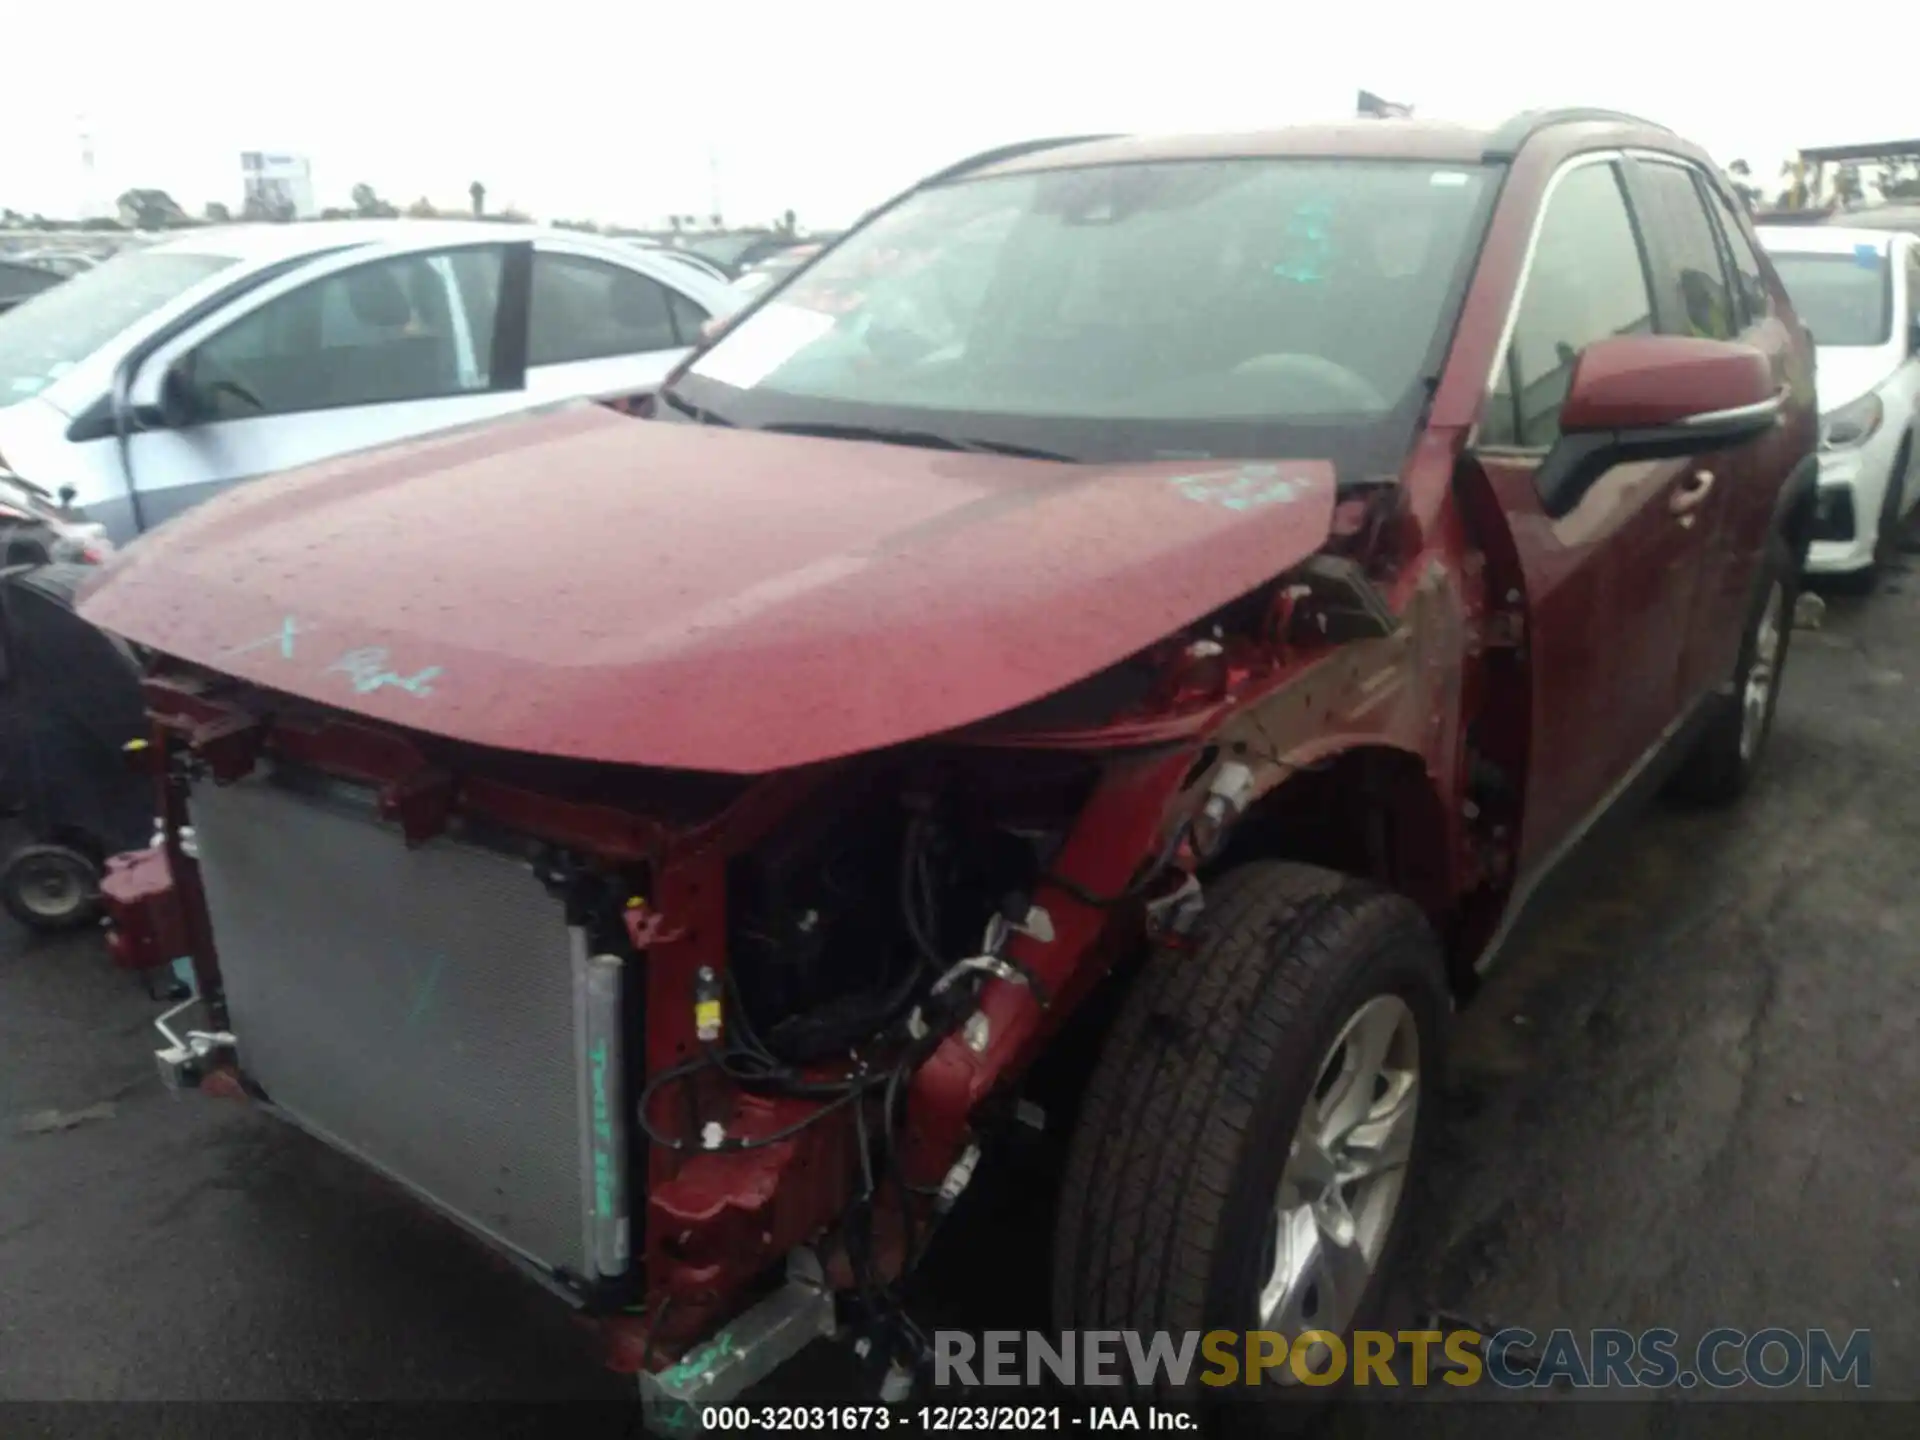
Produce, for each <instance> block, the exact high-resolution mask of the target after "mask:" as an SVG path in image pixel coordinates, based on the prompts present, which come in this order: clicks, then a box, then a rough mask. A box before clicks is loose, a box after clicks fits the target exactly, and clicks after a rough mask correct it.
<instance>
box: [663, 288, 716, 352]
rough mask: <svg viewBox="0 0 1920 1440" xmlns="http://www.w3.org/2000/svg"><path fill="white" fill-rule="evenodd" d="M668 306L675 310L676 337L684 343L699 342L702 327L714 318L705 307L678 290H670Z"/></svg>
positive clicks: (674, 331) (693, 343)
mask: <svg viewBox="0 0 1920 1440" xmlns="http://www.w3.org/2000/svg"><path fill="white" fill-rule="evenodd" d="M667 308H668V309H669V310H671V311H672V312H673V333H674V338H675V339H677V340H678V341H679V342H680V343H681V344H682V345H695V344H698V343H699V340H700V327H701V326H703V325H705V324H706V323H707V321H708V320H709V319H711V318H712V317H711V316H710V315H708V314H707V311H706V309H705V307H703V306H700V305H696V304H694V303H693V301H691V300H689V299H688V298H687V297H686V296H684V295H682V294H681V293H680V292H679V291H678V290H669V291H668V292H667Z"/></svg>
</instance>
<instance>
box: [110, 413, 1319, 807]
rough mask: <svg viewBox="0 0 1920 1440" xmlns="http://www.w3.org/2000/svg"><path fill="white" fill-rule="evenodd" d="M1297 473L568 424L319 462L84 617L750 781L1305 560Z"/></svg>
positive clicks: (421, 711)
mask: <svg viewBox="0 0 1920 1440" xmlns="http://www.w3.org/2000/svg"><path fill="white" fill-rule="evenodd" d="M1333 501H1334V480H1333V472H1332V469H1331V467H1330V466H1328V465H1326V464H1324V463H1320V462H1283V463H1278V464H1240V463H1238V462H1232V461H1227V462H1222V461H1198V462H1195V461H1187V462H1180V463H1154V464H1147V465H1114V466H1068V465H1062V464H1055V463H1051V462H1046V461H1034V460H1017V459H1007V458H1002V457H999V456H991V455H979V454H973V453H954V452H947V451H935V450H925V449H912V448H907V447H904V446H898V445H882V444H865V443H853V442H847V441H838V440H816V439H802V438H799V437H795V436H777V435H766V434H760V433H753V432H742V431H734V430H724V429H718V428H714V427H706V426H692V425H670V424H663V423H656V422H649V421H643V420H632V419H628V418H626V417H623V416H618V415H614V414H612V413H610V412H608V411H606V410H603V409H601V408H599V407H597V406H582V407H578V408H573V409H568V410H563V411H559V412H555V413H550V414H546V415H541V416H534V417H530V418H525V419H521V420H514V421H508V422H505V423H502V424H497V425H491V426H487V427H484V428H481V429H477V430H470V431H465V432H461V433H457V434H453V435H448V436H442V437H439V438H436V439H430V440H425V441H420V442H415V443H412V444H407V445H402V446H396V447H392V448H389V449H384V450H379V451H372V452H367V453H363V454H361V455H357V456H352V457H348V458H346V459H343V460H337V461H332V462H329V463H327V464H324V465H319V466H314V467H311V468H309V469H306V470H303V471H300V472H297V473H295V474H292V475H288V476H286V477H283V478H281V479H278V480H275V481H270V482H267V483H263V484H256V485H247V486H242V487H239V488H237V489H236V490H234V491H231V492H229V493H228V494H227V495H224V496H222V497H220V498H219V499H217V500H214V501H212V502H211V503H209V504H206V505H203V506H201V507H199V508H198V509H196V510H194V511H192V512H190V513H189V514H187V515H185V516H183V517H181V518H180V519H178V520H176V521H174V522H172V523H170V524H169V525H167V526H166V527H165V528H164V529H162V530H161V531H159V532H158V533H156V534H154V535H151V536H149V537H147V538H146V539H144V540H142V541H141V542H140V543H139V544H137V545H134V546H132V547H131V548H130V549H129V550H127V551H126V552H125V553H124V555H123V556H122V557H121V558H120V559H119V560H118V561H116V562H115V563H114V564H113V565H112V566H111V568H109V569H108V570H107V572H106V573H105V574H104V575H103V576H102V577H101V578H100V580H99V581H98V582H96V584H95V585H94V588H93V589H92V591H91V592H90V593H89V594H88V596H87V597H86V599H85V601H84V604H83V607H82V609H83V613H84V614H85V615H86V616H87V617H88V618H89V619H90V620H92V621H94V622H95V623H96V624H98V625H100V626H102V627H104V628H105V629H108V630H111V631H114V632H116V633H118V634H120V635H123V636H125V637H127V638H129V639H132V640H135V641H138V642H140V643H141V644H143V645H147V646H151V647H152V648H153V649H155V650H158V651H161V652H162V653H165V654H169V655H173V656H176V657H178V658H180V659H184V660H188V661H192V662H194V663H196V664H200V665H204V666H207V667H209V668H211V669H214V670H218V671H221V672H224V673H227V674H232V675H237V676H240V677H241V678H243V679H246V680H249V681H253V682H255V683H257V684H260V685H264V686H268V687H271V688H273V689H276V690H280V691H284V692H287V693H290V694H294V695H299V696H303V697H305V698H308V699H311V700H315V701H319V702H321V703H324V704H328V705H333V706H337V707H340V708H343V709H347V710H352V711H357V712H359V713H362V714H365V715H370V716H374V717H377V718H380V719H383V720H388V721H392V722H394V723H397V724H402V725H407V726H411V727H413V728H415V729H419V730H424V731H429V732H432V733H435V734H439V735H444V736H448V737H450V738H453V739H458V740H464V741H470V742H472V743H475V744H480V745H491V746H499V747H502V748H505V749H510V750H521V751H532V752H537V753H541V754H549V755H562V756H572V757H576V758H580V759H587V760H600V761H607V762H612V763H618V764H632V765H656V766H666V767H674V768H685V769H695V770H715V771H730V772H736V773H755V772H761V771H767V770H774V769H780V768H784V767H787V766H792V765H800V764H805V763H808V762H811V761H816V760H824V759H830V758H833V757H835V756H840V755H847V754H852V753H855V752H858V751H863V750H871V749H875V748H878V747H881V746H885V745H891V744H895V743H899V742H901V741H906V740H912V739H916V738H919V737H921V736H925V735H929V734H934V733H936V732H939V731H944V730H950V729H953V728H955V727H957V726H961V725H966V724H969V723H971V722H974V721H978V720H982V719H985V718H987V717H989V716H992V715H996V714H999V713H1001V712H1003V711H1006V710H1009V709H1012V708H1014V707H1015V706H1018V705H1022V704H1025V703H1027V702H1029V701H1032V700H1037V699H1040V698H1041V697H1043V696H1046V695H1049V694H1051V693H1053V692H1054V691H1057V690H1059V689H1061V688H1063V687H1065V686H1067V685H1070V684H1072V683H1073V682H1074V681H1076V680H1080V679H1082V678H1084V677H1086V676H1088V675H1091V674H1093V673H1094V672H1096V671H1098V670H1100V669H1102V668H1104V667H1106V666H1108V665H1110V664H1113V663H1115V662H1117V661H1119V660H1122V659H1124V658H1125V657H1127V656H1128V655H1130V654H1132V653H1134V652H1135V651H1137V650H1139V649H1141V648H1142V647H1144V646H1146V645H1149V644H1151V643H1152V642H1154V641H1155V640H1158V639H1160V638H1161V637H1163V636H1165V635H1166V634H1168V633H1169V632H1171V631H1174V630H1176V629H1178V628H1179V627H1180V626H1182V625H1185V624H1187V623H1190V622H1191V621H1193V620H1196V619H1198V618H1199V617H1201V616H1202V615H1205V614H1206V613H1207V612H1209V611H1210V610H1212V609H1214V608H1216V607H1218V606H1219V605H1221V604H1223V603H1225V602H1226V601H1228V600H1230V599H1233V598H1234V597H1235V596H1238V595H1241V594H1244V593H1245V592H1246V591H1248V590H1250V589H1252V588H1253V587H1255V586H1256V585H1258V584H1260V583H1262V582H1263V581H1265V580H1267V579H1270V578H1271V577H1273V576H1274V575H1277V574H1278V573H1280V572H1281V571H1283V570H1285V569H1287V568H1288V567H1290V566H1292V565H1293V564H1295V563H1296V562H1298V561H1299V560H1301V559H1303V558H1305V557H1306V556H1308V555H1310V554H1312V553H1313V552H1314V551H1315V550H1316V549H1318V548H1319V547H1320V546H1321V545H1322V544H1323V543H1324V542H1325V540H1326V536H1327V530H1328V526H1329V525H1330V523H1331V521H1332V515H1333Z"/></svg>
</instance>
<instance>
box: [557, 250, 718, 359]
mask: <svg viewBox="0 0 1920 1440" xmlns="http://www.w3.org/2000/svg"><path fill="white" fill-rule="evenodd" d="M677 298H678V297H676V295H675V294H674V292H673V291H672V290H670V289H668V288H667V287H666V286H665V285H662V284H661V283H660V282H659V281H658V280H654V279H651V278H650V277H648V276H645V275H642V274H640V273H639V272H638V271H634V270H629V269H627V268H626V267H625V266H622V265H611V264H608V263H606V262H605V261H601V260H590V259H588V258H587V257H585V256H583V255H556V254H547V253H540V252H536V253H535V254H534V257H533V308H532V313H531V315H530V316H529V317H528V321H527V363H528V364H530V365H561V364H566V363H567V362H569V361H575V360H604V359H607V358H609V357H610V356H615V355H643V354H646V353H647V352H649V351H653V350H672V349H674V348H676V347H677V346H679V345H682V344H688V343H691V341H690V339H689V340H682V339H681V338H680V331H681V328H682V327H683V326H684V327H686V328H687V329H688V330H689V331H690V332H691V333H692V334H698V332H699V320H696V319H694V318H693V317H692V315H691V314H685V313H684V312H685V311H687V310H688V309H689V308H690V309H692V310H694V311H697V309H698V307H687V306H686V305H685V304H684V302H683V303H682V304H681V305H680V306H676V305H675V303H674V302H675V300H676V299H677ZM676 310H680V311H681V312H682V315H680V316H677V315H676ZM705 318H706V317H705V316H700V319H705Z"/></svg>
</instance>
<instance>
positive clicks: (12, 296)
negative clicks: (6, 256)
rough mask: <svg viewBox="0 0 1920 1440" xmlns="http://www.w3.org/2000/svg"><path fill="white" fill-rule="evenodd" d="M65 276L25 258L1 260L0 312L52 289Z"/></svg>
mask: <svg viewBox="0 0 1920 1440" xmlns="http://www.w3.org/2000/svg"><path fill="white" fill-rule="evenodd" d="M65 278H66V277H65V276H64V275H62V274H61V273H60V272H59V271H57V270H51V269H48V268H46V267H45V266H41V265H33V264H29V263H28V262H26V261H24V260H0V312H4V311H7V310H11V309H13V308H14V306H16V305H18V304H20V303H21V302H22V301H24V300H30V299H32V298H33V297H34V296H35V295H38V294H39V293H40V292H41V291H42V290H51V289H52V288H53V287H54V286H56V285H58V284H59V283H60V282H61V281H62V280H64V279H65Z"/></svg>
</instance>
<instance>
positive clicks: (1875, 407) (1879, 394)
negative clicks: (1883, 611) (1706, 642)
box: [1759, 225, 1920, 584]
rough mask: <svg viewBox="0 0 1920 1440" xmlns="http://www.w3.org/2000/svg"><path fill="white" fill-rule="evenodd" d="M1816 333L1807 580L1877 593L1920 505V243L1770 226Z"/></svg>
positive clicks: (1791, 290) (1780, 260) (1775, 249)
mask: <svg viewBox="0 0 1920 1440" xmlns="http://www.w3.org/2000/svg"><path fill="white" fill-rule="evenodd" d="M1759 235H1760V240H1761V243H1762V244H1764V245H1765V246H1766V247H1767V252H1768V254H1769V255H1771V256H1772V258H1773V264H1774V268H1775V269H1777V270H1778V271H1779V272H1780V278H1781V279H1782V280H1783V281H1784V282H1785V283H1786V287H1787V293H1788V295H1790V296H1791V297H1792V299H1793V308H1794V309H1795V310H1796V311H1797V312H1798V313H1799V316H1800V319H1801V321H1802V323H1804V324H1805V325H1806V327H1807V329H1809V330H1810V331H1812V332H1813V341H1814V353H1815V362H1814V364H1815V370H1814V377H1815V386H1816V389H1817V390H1818V393H1819V396H1820V491H1819V500H1818V508H1817V510H1816V514H1815V521H1814V532H1813V546H1812V548H1811V549H1810V550H1809V552H1808V554H1807V569H1808V571H1809V572H1811V573H1815V574H1832V575H1849V576H1853V577H1856V578H1858V579H1860V580H1862V581H1864V582H1866V583H1868V584H1871V583H1872V581H1873V579H1874V578H1875V577H1876V576H1877V575H1878V573H1879V570H1880V562H1881V561H1882V560H1883V559H1884V558H1885V557H1886V556H1887V555H1888V554H1889V553H1891V551H1892V548H1893V546H1894V543H1895V541H1896V539H1897V537H1898V532H1899V528H1900V524H1901V522H1902V521H1903V520H1904V519H1905V518H1906V516H1907V515H1908V513H1909V512H1910V511H1911V510H1912V509H1913V506H1914V502H1915V501H1916V500H1920V483H1916V477H1915V474H1914V464H1915V457H1916V453H1920V443H1916V439H1915V431H1916V429H1917V428H1920V236H1915V235H1910V234H1906V233H1900V232H1896V233H1889V232H1887V231H1885V230H1860V229H1845V228H1840V227H1828V226H1805V227H1801V226H1785V225H1780V226H1761V227H1760V230H1759Z"/></svg>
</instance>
